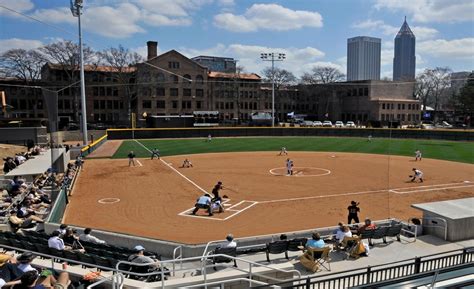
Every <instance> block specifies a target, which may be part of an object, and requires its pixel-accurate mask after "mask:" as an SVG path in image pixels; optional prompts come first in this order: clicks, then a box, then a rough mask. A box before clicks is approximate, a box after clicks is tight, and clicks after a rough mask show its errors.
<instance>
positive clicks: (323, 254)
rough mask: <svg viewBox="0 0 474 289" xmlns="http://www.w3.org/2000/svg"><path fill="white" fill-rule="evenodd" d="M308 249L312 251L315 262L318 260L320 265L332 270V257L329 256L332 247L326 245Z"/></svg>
mask: <svg viewBox="0 0 474 289" xmlns="http://www.w3.org/2000/svg"><path fill="white" fill-rule="evenodd" d="M308 250H310V251H311V252H312V254H313V258H314V262H316V263H317V264H318V266H321V267H324V268H325V269H326V270H328V271H331V258H330V257H329V252H330V251H331V247H329V246H326V247H324V248H321V249H308ZM326 265H327V266H326Z"/></svg>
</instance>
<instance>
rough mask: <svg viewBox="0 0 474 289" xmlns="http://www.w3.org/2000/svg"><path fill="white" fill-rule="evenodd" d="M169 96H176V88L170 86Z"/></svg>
mask: <svg viewBox="0 0 474 289" xmlns="http://www.w3.org/2000/svg"><path fill="white" fill-rule="evenodd" d="M170 96H178V89H177V88H170Z"/></svg>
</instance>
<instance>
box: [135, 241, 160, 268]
mask: <svg viewBox="0 0 474 289" xmlns="http://www.w3.org/2000/svg"><path fill="white" fill-rule="evenodd" d="M133 251H134V253H133V254H132V255H130V256H129V257H128V261H129V262H132V263H136V264H147V263H155V264H152V265H150V266H151V267H154V268H159V266H160V265H159V262H158V260H155V259H153V258H151V257H148V256H145V247H143V246H142V245H137V246H135V247H134V248H133Z"/></svg>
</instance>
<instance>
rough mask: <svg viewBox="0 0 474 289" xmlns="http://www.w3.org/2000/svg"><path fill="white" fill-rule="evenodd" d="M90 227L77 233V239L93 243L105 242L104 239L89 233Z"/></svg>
mask: <svg viewBox="0 0 474 289" xmlns="http://www.w3.org/2000/svg"><path fill="white" fill-rule="evenodd" d="M91 232H92V229H91V228H86V229H85V230H84V234H81V235H79V240H81V241H85V242H91V243H94V244H105V243H106V242H105V241H104V240H101V239H99V238H97V237H94V236H92V235H91Z"/></svg>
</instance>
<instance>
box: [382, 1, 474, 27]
mask: <svg viewBox="0 0 474 289" xmlns="http://www.w3.org/2000/svg"><path fill="white" fill-rule="evenodd" d="M375 7H376V8H377V9H388V10H393V11H402V12H405V13H408V14H409V15H411V16H412V18H413V20H414V21H417V22H448V23H450V22H464V21H468V22H472V21H473V17H472V15H473V13H474V1H472V0H454V1H452V0H376V3H375Z"/></svg>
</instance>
